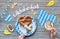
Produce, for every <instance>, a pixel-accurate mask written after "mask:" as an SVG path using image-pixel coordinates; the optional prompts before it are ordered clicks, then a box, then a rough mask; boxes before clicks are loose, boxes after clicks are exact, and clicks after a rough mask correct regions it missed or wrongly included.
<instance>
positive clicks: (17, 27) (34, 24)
mask: <svg viewBox="0 0 60 39" xmlns="http://www.w3.org/2000/svg"><path fill="white" fill-rule="evenodd" d="M32 22H33V26H34V28H33V29H32V31H31V32H29V33H28V34H25V36H31V35H32V34H34V33H35V32H36V29H37V25H36V21H35V19H34V18H33V19H32ZM19 26H20V25H19V23H18V21H17V22H16V24H15V27H16V32H17V33H18V34H22V33H23V32H21V30H20V27H19Z"/></svg>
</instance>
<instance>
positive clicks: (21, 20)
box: [18, 16, 32, 26]
mask: <svg viewBox="0 0 60 39" xmlns="http://www.w3.org/2000/svg"><path fill="white" fill-rule="evenodd" d="M18 22H19V23H20V25H22V26H24V25H25V24H26V25H27V26H29V25H30V24H31V23H32V18H31V17H30V16H26V17H24V16H22V17H20V18H19V19H18Z"/></svg>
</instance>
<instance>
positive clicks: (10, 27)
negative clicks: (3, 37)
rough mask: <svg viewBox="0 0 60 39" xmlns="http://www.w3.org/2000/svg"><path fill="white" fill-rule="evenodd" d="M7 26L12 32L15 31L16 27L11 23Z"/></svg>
mask: <svg viewBox="0 0 60 39" xmlns="http://www.w3.org/2000/svg"><path fill="white" fill-rule="evenodd" d="M7 28H8V30H9V31H10V32H13V31H14V29H13V27H12V25H11V24H9V25H8V26H7Z"/></svg>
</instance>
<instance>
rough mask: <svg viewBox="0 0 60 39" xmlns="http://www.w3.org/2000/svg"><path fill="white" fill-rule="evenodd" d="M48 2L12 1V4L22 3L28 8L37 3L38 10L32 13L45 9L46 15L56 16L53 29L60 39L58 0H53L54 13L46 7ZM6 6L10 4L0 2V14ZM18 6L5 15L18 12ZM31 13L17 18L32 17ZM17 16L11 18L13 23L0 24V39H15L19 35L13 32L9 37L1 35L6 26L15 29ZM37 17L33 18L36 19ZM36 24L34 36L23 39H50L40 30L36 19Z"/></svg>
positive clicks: (45, 0)
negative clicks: (54, 28)
mask: <svg viewBox="0 0 60 39" xmlns="http://www.w3.org/2000/svg"><path fill="white" fill-rule="evenodd" d="M49 1H50V0H12V3H14V2H17V3H19V4H20V3H23V4H24V5H25V6H26V7H28V6H30V5H31V4H36V3H38V4H39V6H40V8H39V9H38V10H34V11H37V12H38V11H39V10H41V9H45V10H46V11H47V12H48V13H53V14H54V15H56V16H57V22H56V24H55V25H54V27H56V29H57V36H58V39H60V0H55V5H54V6H53V7H56V9H55V10H54V11H52V10H51V8H52V7H47V6H46V5H47V3H48V2H49ZM8 4H11V3H7V2H6V0H0V5H2V7H0V13H2V10H3V9H4V8H5V7H6V6H7V5H8ZM18 9H19V8H18V6H17V7H16V8H14V9H10V10H9V11H8V12H7V13H11V14H13V13H15V10H18ZM32 14H33V12H31V11H26V12H24V13H22V14H21V15H19V16H22V15H30V16H33V15H32ZM19 16H17V17H16V18H13V22H9V23H8V22H4V21H2V22H0V39H17V38H18V36H19V34H18V33H17V32H16V31H15V30H14V32H13V33H12V34H11V35H4V34H3V30H4V29H6V28H7V24H12V25H13V26H14V28H15V22H16V20H17V19H18V17H19ZM36 18H37V17H35V19H36ZM36 22H37V26H38V28H37V31H36V33H35V34H34V35H32V36H30V37H26V38H25V39H51V38H50V36H49V34H48V33H47V32H44V29H42V28H41V27H40V25H39V23H38V20H37V19H36Z"/></svg>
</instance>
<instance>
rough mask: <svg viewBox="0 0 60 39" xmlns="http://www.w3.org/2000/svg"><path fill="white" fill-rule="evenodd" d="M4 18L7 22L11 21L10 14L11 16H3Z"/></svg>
mask: <svg viewBox="0 0 60 39" xmlns="http://www.w3.org/2000/svg"><path fill="white" fill-rule="evenodd" d="M4 20H5V21H7V22H10V21H12V16H11V15H10V14H8V15H7V16H6V17H5V19H4Z"/></svg>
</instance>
